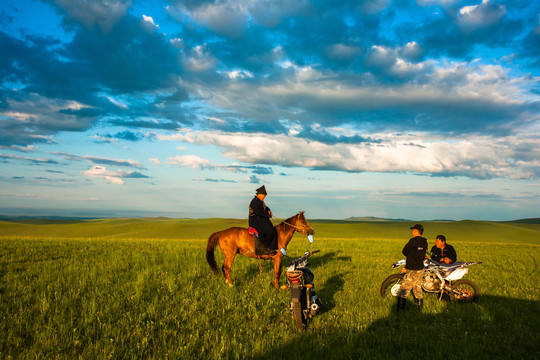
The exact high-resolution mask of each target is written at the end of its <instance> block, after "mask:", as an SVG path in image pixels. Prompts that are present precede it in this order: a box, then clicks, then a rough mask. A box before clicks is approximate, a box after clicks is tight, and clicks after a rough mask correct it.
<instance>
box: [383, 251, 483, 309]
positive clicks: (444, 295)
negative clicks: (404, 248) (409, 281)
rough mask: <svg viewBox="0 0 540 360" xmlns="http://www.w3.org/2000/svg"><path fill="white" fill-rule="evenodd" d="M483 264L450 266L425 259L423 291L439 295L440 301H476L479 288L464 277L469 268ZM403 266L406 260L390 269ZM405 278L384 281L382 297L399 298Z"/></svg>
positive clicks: (458, 263) (389, 278) (393, 275)
mask: <svg viewBox="0 0 540 360" xmlns="http://www.w3.org/2000/svg"><path fill="white" fill-rule="evenodd" d="M481 263H482V262H480V261H475V262H455V263H453V264H449V265H448V264H445V263H438V262H436V261H433V260H431V259H425V260H424V269H425V272H424V278H423V280H422V289H423V290H424V291H426V292H430V293H439V300H440V299H444V300H450V301H456V302H471V301H476V300H477V299H478V296H479V291H478V286H477V285H476V284H475V283H473V282H472V281H471V280H467V279H462V277H463V276H465V275H466V274H467V273H468V272H469V269H468V266H471V265H476V264H481ZM403 265H405V260H399V261H397V262H395V263H393V264H392V265H391V266H390V267H391V268H392V269H395V268H397V267H399V266H403ZM404 276H405V274H392V275H390V276H388V277H387V278H386V279H384V281H383V283H382V285H381V296H382V297H389V296H390V295H392V296H398V293H399V289H400V287H401V282H402V281H403V277H404Z"/></svg>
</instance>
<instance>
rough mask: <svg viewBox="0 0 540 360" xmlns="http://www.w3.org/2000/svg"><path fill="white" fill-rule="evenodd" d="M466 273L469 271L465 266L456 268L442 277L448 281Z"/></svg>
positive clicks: (459, 277) (457, 278)
mask: <svg viewBox="0 0 540 360" xmlns="http://www.w3.org/2000/svg"><path fill="white" fill-rule="evenodd" d="M468 273H469V269H467V268H457V269H456V270H454V271H452V272H451V273H450V274H449V275H448V276H447V277H445V278H444V279H445V280H449V281H454V280H459V279H461V278H462V277H464V276H465V275H466V274H468Z"/></svg>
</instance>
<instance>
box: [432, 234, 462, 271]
mask: <svg viewBox="0 0 540 360" xmlns="http://www.w3.org/2000/svg"><path fill="white" fill-rule="evenodd" d="M431 259H432V260H435V261H438V262H442V263H445V264H453V263H455V262H456V260H457V254H456V250H454V247H453V246H452V245H448V244H447V243H446V237H445V236H444V235H437V237H436V238H435V245H434V246H433V247H432V248H431Z"/></svg>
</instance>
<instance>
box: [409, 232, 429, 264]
mask: <svg viewBox="0 0 540 360" xmlns="http://www.w3.org/2000/svg"><path fill="white" fill-rule="evenodd" d="M427 246H428V245H427V240H426V238H423V237H421V236H416V237H413V238H412V239H410V240H409V242H408V243H407V245H405V247H404V248H403V255H405V256H406V257H407V259H406V263H405V268H406V269H409V270H422V269H424V259H425V258H426V251H427Z"/></svg>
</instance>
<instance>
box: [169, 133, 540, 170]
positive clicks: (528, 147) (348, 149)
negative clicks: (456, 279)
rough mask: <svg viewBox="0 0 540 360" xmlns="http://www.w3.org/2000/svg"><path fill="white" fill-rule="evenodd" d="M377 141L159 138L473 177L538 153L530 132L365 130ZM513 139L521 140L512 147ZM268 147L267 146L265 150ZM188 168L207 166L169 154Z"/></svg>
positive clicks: (342, 165)
mask: <svg viewBox="0 0 540 360" xmlns="http://www.w3.org/2000/svg"><path fill="white" fill-rule="evenodd" d="M370 136H374V137H377V138H380V139H383V140H384V141H383V142H381V143H369V142H368V143H362V144H344V143H340V144H334V145H328V144H324V143H321V142H318V141H307V140H305V139H301V138H294V137H293V138H291V137H288V136H285V135H268V134H248V133H236V134H231V133H224V132H203V131H200V132H199V131H196V132H189V133H185V134H177V135H176V136H174V137H162V138H159V136H158V139H160V140H173V139H175V140H181V141H186V142H189V143H194V144H198V145H215V146H218V147H220V148H222V149H224V151H225V152H224V155H225V156H227V157H229V158H232V159H235V160H238V161H242V162H244V163H251V164H275V165H282V166H292V167H303V168H313V169H330V170H338V171H348V172H410V173H426V174H433V175H442V176H454V175H456V176H457V175H461V176H468V177H473V178H491V177H509V178H515V179H521V178H534V177H539V176H540V161H522V160H521V158H522V157H523V156H525V155H524V154H538V155H540V143H539V142H538V141H537V140H538V139H537V138H535V137H534V136H532V137H530V138H527V137H520V138H518V137H508V138H499V139H494V138H491V137H487V136H486V137H474V138H473V137H471V138H456V139H434V138H433V136H431V138H430V139H429V140H423V138H422V136H395V135H391V134H370ZM513 144H522V145H523V149H516V148H515V146H514V145H513ZM268 149H272V151H268ZM170 160H171V161H172V162H173V163H177V164H181V165H182V166H187V167H191V168H194V169H195V168H203V167H210V162H209V161H208V160H205V159H201V158H199V157H198V156H195V155H187V156H182V157H176V158H170Z"/></svg>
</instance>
